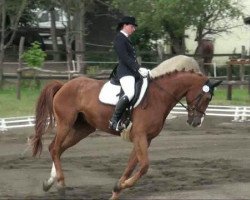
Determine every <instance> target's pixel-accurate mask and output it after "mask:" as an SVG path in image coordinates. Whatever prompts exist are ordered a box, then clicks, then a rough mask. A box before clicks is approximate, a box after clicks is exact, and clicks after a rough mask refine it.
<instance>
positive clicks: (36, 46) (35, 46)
mask: <svg viewBox="0 0 250 200" xmlns="http://www.w3.org/2000/svg"><path fill="white" fill-rule="evenodd" d="M31 45H32V46H31V47H30V48H29V49H28V50H27V51H26V52H24V53H23V54H22V59H23V60H24V61H25V62H27V64H28V66H29V67H41V66H42V65H43V62H44V60H45V57H46V56H47V55H46V53H45V52H44V51H43V50H42V49H41V46H40V45H41V44H40V43H39V42H37V41H35V42H33V43H32V44H31Z"/></svg>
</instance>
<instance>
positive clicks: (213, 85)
mask: <svg viewBox="0 0 250 200" xmlns="http://www.w3.org/2000/svg"><path fill="white" fill-rule="evenodd" d="M221 83H222V80H214V81H211V80H210V87H211V88H215V87H217V86H219V85H220V84H221Z"/></svg>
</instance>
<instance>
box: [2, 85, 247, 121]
mask: <svg viewBox="0 0 250 200" xmlns="http://www.w3.org/2000/svg"><path fill="white" fill-rule="evenodd" d="M40 92H41V88H39V89H38V88H34V87H31V88H30V87H27V86H26V87H23V88H22V89H21V100H18V99H17V98H16V88H15V86H9V87H5V88H4V89H2V90H0V118H3V117H14V116H28V115H34V113H35V106H36V102H37V98H38V96H39V94H40ZM214 94H215V95H214V97H213V99H212V102H211V103H210V104H213V105H245V106H250V96H249V94H248V90H247V87H245V88H244V89H240V88H233V95H232V97H233V100H232V101H228V100H226V97H227V96H226V95H227V90H226V88H223V87H219V88H218V89H216V90H215V92H214Z"/></svg>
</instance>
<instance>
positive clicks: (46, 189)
mask: <svg viewBox="0 0 250 200" xmlns="http://www.w3.org/2000/svg"><path fill="white" fill-rule="evenodd" d="M52 185H53V184H48V182H47V181H44V182H43V191H44V192H47V191H49V189H50V188H51V186H52Z"/></svg>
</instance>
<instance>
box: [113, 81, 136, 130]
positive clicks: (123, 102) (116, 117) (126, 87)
mask: <svg viewBox="0 0 250 200" xmlns="http://www.w3.org/2000/svg"><path fill="white" fill-rule="evenodd" d="M120 83H121V87H122V89H123V91H124V96H123V97H122V98H121V99H120V100H119V101H118V103H117V105H116V108H115V112H114V114H113V116H112V118H111V119H110V122H109V127H110V128H111V129H114V130H116V131H121V127H119V121H120V119H121V116H122V114H123V112H124V111H125V109H126V108H127V106H128V104H129V102H130V101H131V99H132V98H133V97H134V94H135V78H134V77H133V76H124V77H122V78H121V79H120Z"/></svg>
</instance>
